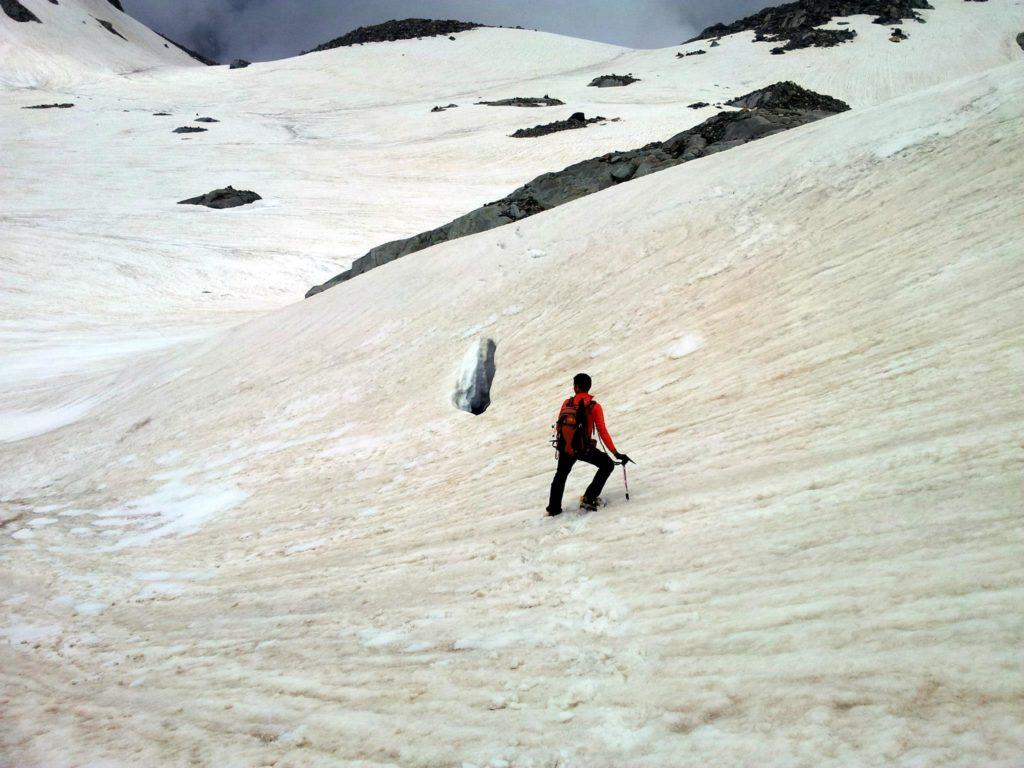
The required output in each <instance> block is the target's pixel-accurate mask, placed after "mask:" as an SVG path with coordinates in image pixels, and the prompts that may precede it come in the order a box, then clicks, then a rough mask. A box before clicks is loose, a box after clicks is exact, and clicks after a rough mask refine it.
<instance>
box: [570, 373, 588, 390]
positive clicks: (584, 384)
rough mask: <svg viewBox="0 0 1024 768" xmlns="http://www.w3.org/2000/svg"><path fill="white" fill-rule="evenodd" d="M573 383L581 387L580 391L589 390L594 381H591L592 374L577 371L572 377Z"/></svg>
mask: <svg viewBox="0 0 1024 768" xmlns="http://www.w3.org/2000/svg"><path fill="white" fill-rule="evenodd" d="M572 383H573V384H575V385H576V386H577V387H579V388H580V392H589V391H590V385H591V383H592V382H591V381H590V376H588V375H587V374H585V373H577V374H576V375H575V376H573V377H572Z"/></svg>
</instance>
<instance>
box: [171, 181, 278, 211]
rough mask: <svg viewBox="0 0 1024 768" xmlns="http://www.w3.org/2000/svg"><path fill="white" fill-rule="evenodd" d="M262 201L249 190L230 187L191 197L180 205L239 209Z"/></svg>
mask: <svg viewBox="0 0 1024 768" xmlns="http://www.w3.org/2000/svg"><path fill="white" fill-rule="evenodd" d="M262 199H263V198H262V197H260V196H259V195H257V194H256V193H255V192H251V191H249V190H247V189H235V188H234V187H230V186H229V187H225V188H224V189H215V190H213V191H212V192H207V193H206V194H205V195H200V196H199V197H190V198H189V199H188V200H182V201H181V202H179V203H178V205H205V206H206V207H207V208H237V207H238V206H240V205H248V204H249V203H255V202H256V201H257V200H262Z"/></svg>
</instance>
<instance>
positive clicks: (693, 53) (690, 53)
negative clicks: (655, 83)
mask: <svg viewBox="0 0 1024 768" xmlns="http://www.w3.org/2000/svg"><path fill="white" fill-rule="evenodd" d="M705 53H707V51H705V50H704V49H703V48H700V49H698V50H696V51H687V52H686V53H683V52H682V51H680V52H679V53H677V54H676V58H677V59H685V58H687V57H688V56H703V55H704V54H705Z"/></svg>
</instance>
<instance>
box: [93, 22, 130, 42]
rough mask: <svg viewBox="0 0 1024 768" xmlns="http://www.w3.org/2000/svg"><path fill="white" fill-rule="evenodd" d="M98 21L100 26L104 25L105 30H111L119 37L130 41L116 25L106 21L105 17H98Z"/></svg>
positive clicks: (110, 31) (111, 32)
mask: <svg viewBox="0 0 1024 768" xmlns="http://www.w3.org/2000/svg"><path fill="white" fill-rule="evenodd" d="M96 21H98V22H99V24H100V26H101V27H103V28H104V29H105V30H107V32H109V33H110V34H112V35H117V36H118V37H120V38H121V39H122V40H124V41H125V42H128V38H127V37H125V36H124V35H122V34H121V33H120V32H118V31H117V30H116V29H115V28H114V25H113V24H111V23H110V22H109V21H104V20H103V19H96Z"/></svg>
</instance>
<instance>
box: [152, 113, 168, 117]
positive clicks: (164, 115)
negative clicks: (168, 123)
mask: <svg viewBox="0 0 1024 768" xmlns="http://www.w3.org/2000/svg"><path fill="white" fill-rule="evenodd" d="M170 116H171V113H170V112H154V113H153V117H170Z"/></svg>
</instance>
